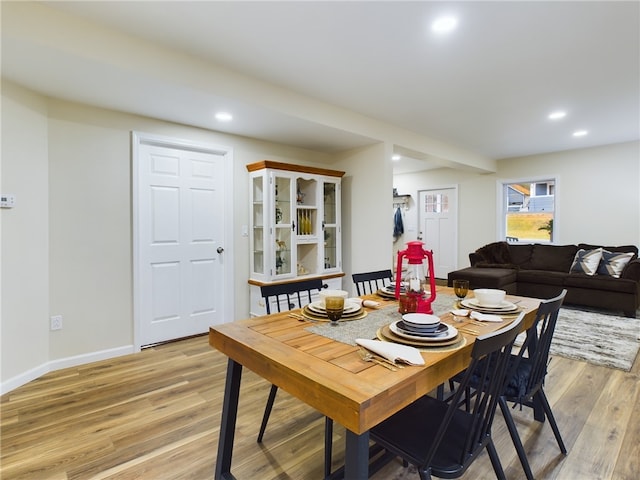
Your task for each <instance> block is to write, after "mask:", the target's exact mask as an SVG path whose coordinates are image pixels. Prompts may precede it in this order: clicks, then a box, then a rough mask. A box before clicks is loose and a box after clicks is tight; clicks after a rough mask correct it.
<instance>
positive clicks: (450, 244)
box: [418, 187, 458, 278]
mask: <svg viewBox="0 0 640 480" xmlns="http://www.w3.org/2000/svg"><path fill="white" fill-rule="evenodd" d="M418 212H419V213H418V215H419V225H420V235H419V238H421V239H422V242H424V248H425V249H426V250H433V263H434V266H433V268H434V271H435V275H436V278H447V274H448V273H449V272H451V271H453V270H456V269H457V252H458V189H457V187H448V188H441V189H434V190H420V192H419V200H418Z"/></svg>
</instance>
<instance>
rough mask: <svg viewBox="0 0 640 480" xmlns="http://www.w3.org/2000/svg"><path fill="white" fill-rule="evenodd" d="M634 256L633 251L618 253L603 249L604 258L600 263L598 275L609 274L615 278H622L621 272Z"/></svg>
mask: <svg viewBox="0 0 640 480" xmlns="http://www.w3.org/2000/svg"><path fill="white" fill-rule="evenodd" d="M632 258H633V252H627V253H618V252H610V251H608V250H603V251H602V258H601V259H600V264H599V265H598V270H597V272H596V273H597V274H598V275H608V276H610V277H614V278H620V274H621V273H622V271H623V270H624V267H626V266H627V263H629V261H630V260H631V259H632Z"/></svg>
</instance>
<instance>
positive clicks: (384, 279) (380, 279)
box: [351, 270, 393, 296]
mask: <svg viewBox="0 0 640 480" xmlns="http://www.w3.org/2000/svg"><path fill="white" fill-rule="evenodd" d="M351 279H352V280H353V283H354V284H355V286H356V291H357V292H358V296H360V295H367V294H371V293H376V292H377V291H378V290H379V289H381V288H382V287H384V286H386V285H388V284H389V283H391V282H392V281H393V274H392V273H391V270H378V271H377V272H365V273H354V274H353V275H351Z"/></svg>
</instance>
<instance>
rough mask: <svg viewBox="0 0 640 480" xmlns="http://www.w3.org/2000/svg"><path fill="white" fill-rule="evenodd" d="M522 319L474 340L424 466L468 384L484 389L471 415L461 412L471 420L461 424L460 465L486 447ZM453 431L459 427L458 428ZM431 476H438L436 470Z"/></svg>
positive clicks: (445, 429) (442, 434) (472, 403)
mask: <svg viewBox="0 0 640 480" xmlns="http://www.w3.org/2000/svg"><path fill="white" fill-rule="evenodd" d="M523 317H524V313H521V314H520V315H519V316H518V318H517V319H516V320H515V321H513V322H512V323H511V324H510V325H508V326H507V327H505V328H503V329H501V330H498V331H497V332H493V333H490V334H487V335H482V336H479V337H478V338H476V341H475V342H474V344H473V350H472V351H471V358H472V360H471V364H470V365H469V367H468V368H467V370H466V371H465V372H464V374H463V377H462V381H461V383H460V385H459V387H458V390H457V391H456V392H455V394H454V396H453V399H452V401H451V402H450V404H449V409H448V411H447V417H446V418H445V421H443V422H442V425H441V427H440V431H439V432H438V436H436V441H435V442H434V444H433V447H432V449H433V451H432V452H431V458H428V460H427V463H429V462H431V460H432V459H433V456H434V455H435V454H436V450H437V448H438V447H437V446H438V444H439V443H440V440H441V439H442V438H444V436H445V433H446V431H447V429H448V428H451V427H450V424H449V419H451V418H452V417H453V416H454V414H456V413H457V414H458V415H460V412H462V410H459V408H458V405H459V404H460V402H461V399H462V396H463V395H466V393H467V387H468V386H469V385H470V384H471V383H474V384H476V385H484V386H485V388H483V389H482V390H480V391H477V392H476V395H475V396H474V398H473V401H471V409H470V412H468V413H467V412H464V413H467V414H468V415H470V416H471V417H470V418H469V419H467V421H466V422H464V424H466V426H467V429H468V430H467V432H466V434H465V437H466V442H465V444H464V448H463V449H461V450H460V451H458V452H456V453H457V455H458V456H459V465H461V466H464V465H466V464H468V463H470V462H469V459H470V457H475V456H477V455H478V454H479V453H480V452H481V451H482V450H483V449H484V448H485V447H486V445H487V442H488V441H489V440H490V438H491V425H492V424H493V418H494V415H495V412H496V407H497V405H498V398H499V397H500V394H501V393H502V390H503V388H504V385H505V383H506V380H507V365H508V364H509V358H510V356H511V349H512V347H513V344H514V341H515V339H516V337H517V336H518V333H520V328H521V324H522V319H523ZM455 428H458V426H456V427H455ZM447 448H453V446H448V447H447ZM434 474H435V475H436V476H438V475H437V473H436V472H435V471H434Z"/></svg>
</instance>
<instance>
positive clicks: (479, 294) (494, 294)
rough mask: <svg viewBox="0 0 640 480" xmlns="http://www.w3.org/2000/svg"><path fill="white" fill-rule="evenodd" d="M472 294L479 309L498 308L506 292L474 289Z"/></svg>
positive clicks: (492, 289)
mask: <svg viewBox="0 0 640 480" xmlns="http://www.w3.org/2000/svg"><path fill="white" fill-rule="evenodd" d="M473 294H474V295H475V297H476V300H478V304H479V305H480V306H481V307H498V306H500V305H501V304H502V302H504V296H505V295H506V294H507V292H505V291H504V290H497V289H495V288H476V289H475V290H474V291H473Z"/></svg>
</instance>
